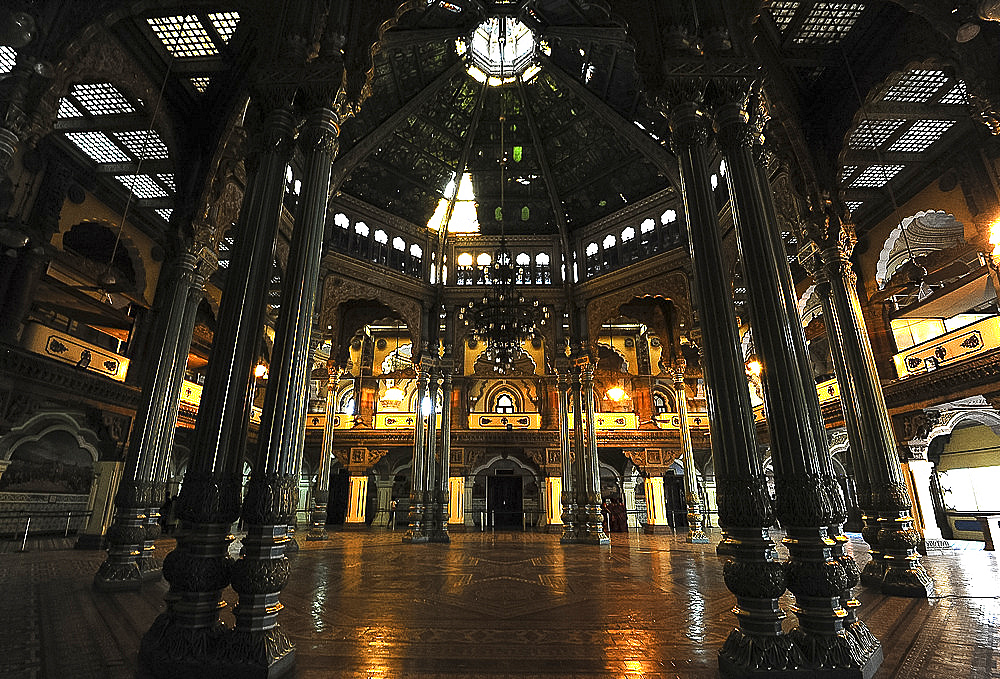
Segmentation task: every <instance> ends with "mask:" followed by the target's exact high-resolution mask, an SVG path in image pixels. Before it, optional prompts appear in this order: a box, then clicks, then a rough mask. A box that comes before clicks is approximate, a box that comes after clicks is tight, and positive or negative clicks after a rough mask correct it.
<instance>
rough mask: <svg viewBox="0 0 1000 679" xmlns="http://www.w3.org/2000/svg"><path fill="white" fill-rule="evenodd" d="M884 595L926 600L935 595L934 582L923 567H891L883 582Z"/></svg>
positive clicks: (886, 572)
mask: <svg viewBox="0 0 1000 679" xmlns="http://www.w3.org/2000/svg"><path fill="white" fill-rule="evenodd" d="M881 590H882V594H885V595H886V596H902V597H909V598H911V599H926V598H927V597H929V596H930V595H931V594H933V593H934V581H933V580H931V577H930V576H929V575H927V571H925V570H924V567H923V566H920V565H917V566H916V567H913V566H911V567H909V568H893V567H889V568H886V570H885V576H884V577H883V579H882V582H881Z"/></svg>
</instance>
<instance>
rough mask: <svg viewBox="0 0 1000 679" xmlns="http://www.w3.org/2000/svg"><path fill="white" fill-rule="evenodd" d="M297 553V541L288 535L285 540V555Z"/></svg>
mask: <svg viewBox="0 0 1000 679" xmlns="http://www.w3.org/2000/svg"><path fill="white" fill-rule="evenodd" d="M298 553H299V543H298V541H296V539H295V538H294V537H291V536H289V537H288V539H287V540H285V556H292V555H293V554H298Z"/></svg>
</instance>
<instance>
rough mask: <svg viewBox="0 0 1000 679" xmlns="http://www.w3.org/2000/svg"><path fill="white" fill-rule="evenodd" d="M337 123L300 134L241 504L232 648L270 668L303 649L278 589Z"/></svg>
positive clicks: (292, 501) (327, 113) (315, 114)
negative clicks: (298, 177)
mask: <svg viewBox="0 0 1000 679" xmlns="http://www.w3.org/2000/svg"><path fill="white" fill-rule="evenodd" d="M339 122H340V120H339V118H338V116H337V115H336V114H335V113H334V112H333V111H332V110H330V109H329V108H325V107H321V108H317V109H314V110H313V111H312V112H311V113H310V114H309V116H308V117H307V118H306V122H305V125H304V126H303V129H302V133H301V135H300V137H299V143H300V145H301V147H302V149H303V151H304V153H305V175H304V181H303V186H302V195H301V197H300V198H299V205H298V210H297V211H296V216H295V227H294V231H293V233H292V242H291V245H290V248H289V252H288V262H287V265H286V270H285V277H284V281H283V285H282V289H281V310H280V312H279V314H278V320H277V324H276V327H275V333H274V348H273V349H272V351H271V366H270V377H269V379H268V381H269V382H270V384H269V386H268V389H267V391H266V392H265V394H264V407H263V411H262V414H261V423H260V430H259V434H258V436H257V459H256V460H255V463H254V465H253V472H252V474H251V476H250V482H249V484H248V486H247V492H246V497H245V498H244V502H243V520H244V522H245V523H246V526H247V535H246V537H245V538H243V550H242V554H241V558H240V559H239V561H237V562H236V564H235V565H234V566H233V577H232V580H233V589H234V590H236V592H237V593H238V594H239V597H240V598H239V603H238V604H237V605H236V606H235V607H234V608H233V614H234V616H235V619H236V629H235V630H234V632H233V639H232V648H233V649H238V650H239V652H240V653H239V655H237V654H236V653H234V654H233V657H232V661H233V663H234V664H235V665H238V666H248V667H249V668H252V669H253V670H254V671H255V672H266V674H267V676H277V675H278V674H280V673H281V672H283V671H284V668H290V667H291V664H292V663H293V662H294V657H295V656H294V654H295V647H294V645H293V644H292V643H291V641H290V640H289V639H288V637H287V636H286V635H285V633H284V631H282V629H281V626H280V625H279V623H278V620H277V618H278V611H280V610H281V604H280V603H279V601H278V596H279V594H280V593H281V590H282V588H283V587H284V585H285V583H286V582H287V580H288V570H289V565H288V557H287V556H285V550H286V546H287V542H288V540H289V538H288V536H287V530H288V524H289V523H290V522H291V521H292V520H293V519H294V517H295V511H296V509H297V506H298V496H299V469H300V467H301V460H302V458H301V450H300V448H299V442H300V434H301V427H302V426H303V422H304V414H305V408H306V404H307V402H308V398H307V394H308V380H309V370H310V368H311V358H312V357H311V355H310V351H309V348H310V346H309V344H310V343H309V339H310V334H311V331H312V321H313V313H314V311H315V305H316V292H317V290H318V287H319V261H320V255H321V253H322V245H323V231H324V226H325V224H326V203H327V196H328V195H329V191H330V172H331V165H332V164H333V160H334V158H335V157H336V155H337V148H338V145H339V139H338V136H339V133H340V127H339Z"/></svg>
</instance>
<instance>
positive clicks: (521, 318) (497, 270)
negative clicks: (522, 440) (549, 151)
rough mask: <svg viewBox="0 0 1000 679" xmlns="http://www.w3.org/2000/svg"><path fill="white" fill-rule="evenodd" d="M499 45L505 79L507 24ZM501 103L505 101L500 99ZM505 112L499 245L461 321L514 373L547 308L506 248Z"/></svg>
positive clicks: (492, 358)
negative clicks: (528, 295) (520, 278)
mask: <svg viewBox="0 0 1000 679" xmlns="http://www.w3.org/2000/svg"><path fill="white" fill-rule="evenodd" d="M498 28H499V35H498V37H497V45H498V47H499V52H500V60H499V62H500V79H501V81H502V80H503V64H504V49H505V47H506V44H507V31H506V28H507V24H506V22H504V21H501V22H499V27H498ZM501 106H502V100H501ZM504 128H505V125H504V115H503V109H501V112H500V159H499V162H500V210H499V216H500V247H499V248H498V249H497V251H496V252H495V253H494V256H493V260H492V261H491V262H490V265H489V269H488V271H487V284H488V285H489V288H488V289H487V291H486V292H485V294H483V297H482V299H479V300H473V301H471V302H469V303H468V304H467V305H466V306H464V307H461V308H460V309H459V311H458V317H459V320H461V321H462V322H463V323H464V325H465V327H467V328H468V329H469V331H470V332H471V334H472V335H473V336H474V337H476V338H477V339H479V340H480V341H482V342H483V343H485V344H486V349H485V350H484V351H483V354H482V355H483V356H484V357H485V358H486V361H487V363H488V364H489V365H491V366H492V368H493V370H494V371H495V372H499V373H507V372H513V371H514V367H515V363H516V362H517V361H518V359H520V357H521V354H522V353H524V350H523V349H522V345H523V343H524V341H525V340H527V339H528V338H529V337H530V336H531V335H532V334H533V333H534V331H535V328H536V327H541V326H544V325H545V324H546V322H547V321H548V318H549V310H548V307H546V306H543V305H540V304H539V303H538V300H537V299H535V300H532V301H531V302H528V301H526V300H525V298H524V296H523V295H522V294H521V293H520V292H519V291H518V289H517V271H516V269H515V268H514V258H513V257H512V256H511V252H510V250H509V249H508V248H507V240H506V238H505V235H504V216H505V215H504V213H505V212H506V210H505V209H504V207H505V206H504V185H505V181H504V180H505V170H506V165H507V150H506V146H505V140H504Z"/></svg>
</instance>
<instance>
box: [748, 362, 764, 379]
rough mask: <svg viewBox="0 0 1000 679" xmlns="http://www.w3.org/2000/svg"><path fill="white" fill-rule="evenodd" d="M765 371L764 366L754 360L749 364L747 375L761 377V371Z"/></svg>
mask: <svg viewBox="0 0 1000 679" xmlns="http://www.w3.org/2000/svg"><path fill="white" fill-rule="evenodd" d="M763 370H764V366H762V365H761V364H760V361H758V360H757V359H754V360H752V361H750V362H749V363H747V374H749V375H753V376H754V377H760V373H761V371H763Z"/></svg>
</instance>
